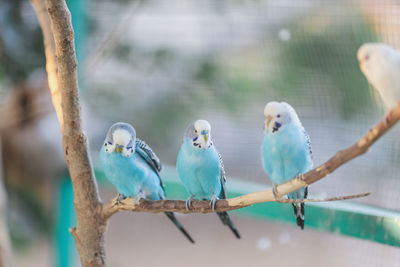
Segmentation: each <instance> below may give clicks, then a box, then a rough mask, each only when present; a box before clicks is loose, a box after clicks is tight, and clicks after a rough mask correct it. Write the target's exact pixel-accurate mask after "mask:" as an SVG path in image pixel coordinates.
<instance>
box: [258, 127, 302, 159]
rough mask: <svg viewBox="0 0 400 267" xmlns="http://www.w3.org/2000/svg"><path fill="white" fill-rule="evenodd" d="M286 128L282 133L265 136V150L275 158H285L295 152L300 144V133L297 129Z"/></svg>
mask: <svg viewBox="0 0 400 267" xmlns="http://www.w3.org/2000/svg"><path fill="white" fill-rule="evenodd" d="M285 130H286V131H284V132H282V133H278V134H266V135H265V136H264V141H263V143H264V144H263V146H264V150H265V152H266V153H267V154H268V155H269V156H270V157H272V158H274V159H281V160H284V159H285V158H286V157H288V156H290V155H291V154H293V152H294V151H296V150H297V149H298V146H299V145H300V140H299V135H298V134H297V133H296V132H295V131H290V129H285Z"/></svg>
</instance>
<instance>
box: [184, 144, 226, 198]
mask: <svg viewBox="0 0 400 267" xmlns="http://www.w3.org/2000/svg"><path fill="white" fill-rule="evenodd" d="M176 167H177V170H178V174H179V177H180V178H181V180H182V183H183V185H184V186H185V188H186V190H187V191H188V193H189V194H190V195H195V197H196V198H198V199H210V198H211V197H212V196H213V195H216V196H218V197H220V196H221V189H222V185H221V165H220V161H219V155H218V152H217V150H216V149H215V147H214V146H211V147H210V148H207V149H197V148H194V147H193V146H192V144H191V142H190V140H189V139H185V140H184V143H183V144H182V146H181V149H180V151H179V154H178V159H177V164H176Z"/></svg>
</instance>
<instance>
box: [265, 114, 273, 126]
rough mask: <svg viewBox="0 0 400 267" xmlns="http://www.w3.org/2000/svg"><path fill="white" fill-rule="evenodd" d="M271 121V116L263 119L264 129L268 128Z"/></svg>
mask: <svg viewBox="0 0 400 267" xmlns="http://www.w3.org/2000/svg"><path fill="white" fill-rule="evenodd" d="M271 120H272V116H271V115H267V116H266V117H265V126H266V127H265V128H266V129H268V128H269V124H270V123H271Z"/></svg>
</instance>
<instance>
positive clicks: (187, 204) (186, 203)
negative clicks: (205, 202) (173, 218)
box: [185, 195, 194, 211]
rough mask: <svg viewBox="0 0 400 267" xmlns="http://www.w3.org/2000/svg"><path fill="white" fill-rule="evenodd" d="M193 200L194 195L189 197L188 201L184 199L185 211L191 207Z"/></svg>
mask: <svg viewBox="0 0 400 267" xmlns="http://www.w3.org/2000/svg"><path fill="white" fill-rule="evenodd" d="M193 198H194V195H191V196H190V197H188V199H186V202H185V207H186V210H187V211H189V210H190V205H192V200H193Z"/></svg>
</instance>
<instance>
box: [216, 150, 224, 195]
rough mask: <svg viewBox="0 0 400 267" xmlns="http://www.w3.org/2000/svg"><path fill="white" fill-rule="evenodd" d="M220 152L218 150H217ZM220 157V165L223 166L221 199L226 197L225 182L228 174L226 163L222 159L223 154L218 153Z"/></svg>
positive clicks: (221, 171)
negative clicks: (225, 167)
mask: <svg viewBox="0 0 400 267" xmlns="http://www.w3.org/2000/svg"><path fill="white" fill-rule="evenodd" d="M217 153H218V152H217ZM218 157H219V165H220V167H221V170H220V174H219V175H220V180H221V195H220V198H221V199H225V198H226V189H225V183H226V176H225V169H224V163H223V161H222V157H221V154H219V153H218Z"/></svg>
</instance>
